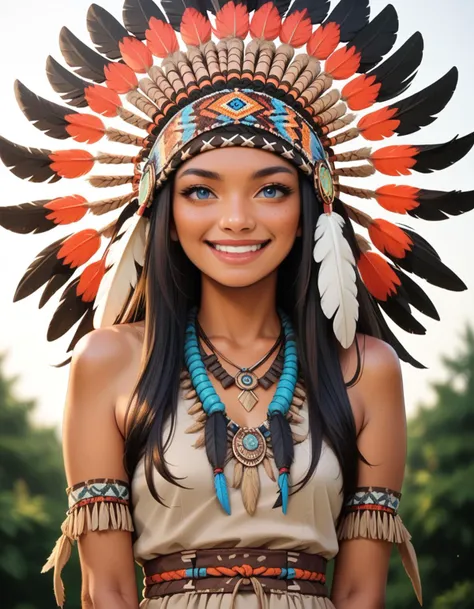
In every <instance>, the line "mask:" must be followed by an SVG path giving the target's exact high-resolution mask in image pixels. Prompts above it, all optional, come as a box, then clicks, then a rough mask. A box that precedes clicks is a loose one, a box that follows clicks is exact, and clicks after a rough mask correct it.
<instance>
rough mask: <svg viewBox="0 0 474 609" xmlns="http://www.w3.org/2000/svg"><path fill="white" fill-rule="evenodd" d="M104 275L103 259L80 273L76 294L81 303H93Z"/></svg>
mask: <svg viewBox="0 0 474 609" xmlns="http://www.w3.org/2000/svg"><path fill="white" fill-rule="evenodd" d="M104 275H105V257H104V258H102V259H101V260H98V261H97V262H92V263H91V264H89V265H88V266H86V268H85V269H84V270H83V271H82V273H81V276H80V278H79V283H78V284H77V288H76V293H77V295H78V296H79V297H80V298H81V299H82V301H83V302H93V301H94V300H95V297H96V296H97V292H98V291H99V286H100V282H101V281H102V279H103V277H104Z"/></svg>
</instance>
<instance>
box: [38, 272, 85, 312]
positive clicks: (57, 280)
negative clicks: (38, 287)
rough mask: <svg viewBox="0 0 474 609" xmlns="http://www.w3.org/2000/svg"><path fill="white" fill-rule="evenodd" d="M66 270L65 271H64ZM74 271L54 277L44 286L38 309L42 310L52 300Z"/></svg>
mask: <svg viewBox="0 0 474 609" xmlns="http://www.w3.org/2000/svg"><path fill="white" fill-rule="evenodd" d="M65 270H66V269H65ZM75 270H76V269H69V273H66V272H64V273H61V274H60V275H54V276H53V277H51V279H50V280H49V281H48V283H47V284H46V286H45V288H44V290H43V293H42V294H41V298H40V301H39V305H38V308H40V309H42V308H43V307H44V305H45V304H46V303H47V302H48V301H49V300H50V298H52V297H53V296H54V295H55V294H56V292H57V291H58V290H60V289H61V288H62V287H63V285H65V284H66V283H67V282H68V281H69V279H70V278H71V277H72V276H73V275H74V271H75Z"/></svg>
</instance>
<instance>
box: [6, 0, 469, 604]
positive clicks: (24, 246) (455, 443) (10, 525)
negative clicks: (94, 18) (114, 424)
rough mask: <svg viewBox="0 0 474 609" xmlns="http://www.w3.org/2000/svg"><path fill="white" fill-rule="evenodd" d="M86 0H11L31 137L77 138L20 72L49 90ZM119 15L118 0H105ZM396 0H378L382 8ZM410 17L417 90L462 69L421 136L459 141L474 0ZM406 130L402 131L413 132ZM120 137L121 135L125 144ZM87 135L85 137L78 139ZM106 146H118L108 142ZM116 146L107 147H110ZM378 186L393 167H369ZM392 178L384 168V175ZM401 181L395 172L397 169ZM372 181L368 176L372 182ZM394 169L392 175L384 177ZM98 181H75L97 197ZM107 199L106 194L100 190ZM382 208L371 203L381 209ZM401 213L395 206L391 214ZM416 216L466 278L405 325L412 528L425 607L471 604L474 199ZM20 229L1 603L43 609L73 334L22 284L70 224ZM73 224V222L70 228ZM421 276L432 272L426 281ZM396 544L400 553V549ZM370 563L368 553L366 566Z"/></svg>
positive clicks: (440, 183) (21, 139) (22, 195)
mask: <svg viewBox="0 0 474 609" xmlns="http://www.w3.org/2000/svg"><path fill="white" fill-rule="evenodd" d="M89 4H90V3H89V1H88V0H42V1H41V2H38V1H37V0H15V2H1V3H0V28H1V32H2V34H1V36H0V58H1V79H0V99H1V101H0V133H1V134H2V135H3V136H4V137H6V138H8V139H10V140H12V141H14V142H16V143H18V144H22V145H28V146H37V147H46V148H47V147H48V146H49V147H50V148H51V149H53V150H54V149H55V148H67V147H74V144H72V145H65V144H61V142H59V143H58V141H56V140H48V138H47V137H46V136H43V134H42V133H41V132H39V131H37V130H36V129H35V128H34V127H33V126H31V125H30V124H29V123H28V121H27V120H26V119H25V117H24V116H23V114H22V113H21V111H20V110H19V109H18V107H17V105H16V102H15V99H14V95H13V83H14V80H15V79H16V78H18V79H20V80H21V81H22V82H23V83H24V84H25V85H26V86H27V87H28V88H31V89H32V90H33V91H34V92H35V93H37V94H39V95H41V96H43V97H45V98H47V99H51V100H52V101H56V102H59V101H60V100H59V98H58V97H57V96H56V95H55V94H54V93H53V92H52V91H51V89H50V86H49V83H48V81H47V78H46V76H45V70H44V66H45V60H46V57H47V56H48V55H50V54H51V55H53V56H54V57H55V58H56V59H58V60H61V56H60V52H59V45H58V35H59V30H60V28H61V27H62V26H63V25H67V26H68V27H69V28H70V29H71V30H72V31H73V32H74V33H75V34H76V35H77V36H78V37H79V38H80V39H82V40H83V41H84V42H87V41H88V40H89V38H88V34H87V29H86V12H87V8H88V6H89ZM100 4H101V6H103V7H104V8H106V9H107V10H109V11H110V12H112V13H113V14H114V15H116V16H117V17H120V11H121V5H122V2H121V0H100ZM386 4H387V1H386V0H372V1H371V6H372V14H373V15H375V14H377V13H378V12H379V11H380V10H381V9H382V8H383V7H384V6H385V5H386ZM392 4H393V5H394V6H395V8H396V9H397V11H398V13H399V17H400V34H399V38H398V42H397V45H396V47H395V49H396V48H398V47H399V46H400V45H401V44H402V43H403V42H404V41H405V40H406V39H407V38H408V37H409V36H410V35H411V34H412V33H413V32H414V31H416V30H421V31H422V33H423V36H424V39H425V58H424V61H423V63H422V66H421V68H420V70H419V73H418V76H417V78H416V80H415V82H414V84H413V85H412V87H411V89H410V93H414V92H415V91H418V90H420V89H422V88H423V87H425V86H427V85H429V84H431V83H432V82H434V81H435V80H437V79H438V78H439V77H440V76H442V75H443V74H445V73H446V72H447V71H448V70H449V69H450V68H451V67H452V65H457V66H458V68H459V70H460V82H459V85H458V88H457V91H456V93H455V95H454V97H453V100H452V101H451V102H450V104H449V106H448V108H447V110H445V111H444V112H443V113H442V114H441V116H440V118H439V119H438V120H437V121H436V122H435V123H433V124H432V125H431V126H430V127H428V128H426V129H424V130H423V132H422V133H421V134H415V135H412V136H409V138H407V139H408V140H409V141H410V142H412V143H415V144H416V143H418V144H429V143H441V142H444V141H448V140H449V139H451V138H452V137H453V136H455V135H457V134H460V135H464V134H466V133H468V132H470V131H474V114H473V113H472V109H471V108H472V101H473V99H474V84H473V74H474V55H473V53H472V50H471V49H472V30H473V26H474V3H472V2H471V1H470V0H450V1H449V2H447V0H415V1H413V0H392ZM404 139H405V138H399V141H398V142H397V143H404V141H403V140H404ZM118 146H120V145H118ZM77 147H80V146H77ZM104 148H106V149H107V148H108V147H107V145H105V146H104ZM109 149H110V148H109ZM473 165H474V153H471V155H470V156H468V157H467V158H465V159H463V160H462V161H460V162H459V163H457V164H456V165H455V166H453V167H451V168H449V169H447V170H444V171H442V172H438V173H437V174H434V175H433V176H429V179H426V177H424V176H421V175H415V176H414V177H413V176H411V177H409V178H404V179H403V180H399V181H398V183H405V184H412V185H415V186H420V187H422V186H426V187H428V188H431V189H440V190H473V189H474V178H473V175H474V172H473V171H472V169H473ZM371 180H372V184H371V185H369V186H368V187H374V188H377V186H380V185H381V184H382V183H383V182H384V180H383V178H380V177H378V178H377V177H374V178H372V179H371ZM381 180H382V181H381ZM0 181H1V195H2V199H1V201H0V205H11V204H17V203H24V202H27V201H31V200H39V199H42V198H53V197H55V196H62V195H66V194H72V193H74V192H76V188H77V186H76V184H74V186H71V183H69V184H68V183H63V182H65V181H60V182H59V183H57V184H55V185H53V186H49V185H44V184H31V183H28V182H23V181H21V180H19V179H18V178H16V177H15V176H13V175H12V174H10V173H9V172H8V171H7V170H6V169H5V168H4V167H3V165H2V166H0ZM394 181H395V180H394ZM367 182H368V180H366V181H365V183H364V186H365V184H367ZM385 182H386V180H385ZM88 191H89V188H88V187H84V186H83V185H81V186H80V187H79V188H78V189H77V192H78V193H81V194H84V196H86V197H87V196H88ZM96 198H97V196H96ZM364 205H367V207H365V208H364V209H366V210H367V211H368V212H369V213H370V214H371V215H375V216H378V217H384V216H385V215H386V214H385V213H384V212H383V210H380V209H378V208H377V206H376V204H373V205H371V204H365V203H364ZM370 207H372V209H370ZM390 219H391V220H393V218H390ZM402 220H403V223H405V224H407V225H414V226H416V230H418V231H419V232H420V233H421V234H422V235H423V236H424V237H425V238H426V239H427V240H428V241H429V242H430V243H431V244H432V245H434V247H435V249H436V250H437V251H438V253H439V254H440V256H441V258H442V260H443V261H444V262H445V263H446V264H447V265H448V266H449V267H451V268H452V269H453V270H455V271H456V272H457V273H458V274H459V275H460V276H461V277H462V278H463V280H464V281H465V283H466V284H467V286H468V288H470V289H469V290H468V291H466V292H462V293H457V294H454V293H448V292H443V291H441V290H438V289H437V288H433V287H431V286H429V285H423V288H424V289H426V291H427V293H428V294H429V296H430V297H431V298H432V299H433V301H434V302H435V304H436V306H437V308H438V311H439V313H440V316H441V322H440V323H439V322H433V321H432V320H423V323H424V325H425V326H426V329H427V334H426V336H423V337H415V336H410V335H406V334H404V333H403V332H401V331H397V335H398V336H399V337H400V338H401V340H402V342H403V344H404V345H405V346H406V347H407V348H408V350H409V351H410V353H411V354H412V355H414V356H415V357H416V358H417V359H418V360H419V361H421V362H422V363H423V364H424V365H425V366H426V367H427V369H426V370H415V369H413V368H410V367H409V366H405V365H404V366H403V372H404V383H405V392H406V403H407V413H408V416H409V455H408V467H407V476H406V482H405V486H404V499H403V501H402V508H401V513H402V517H403V518H404V521H405V523H406V525H407V527H408V529H409V530H410V531H411V533H412V535H413V537H414V543H415V547H416V549H417V552H418V558H419V562H420V570H421V575H422V580H423V586H424V596H425V603H424V606H425V607H427V609H472V608H473V607H474V576H473V571H472V558H473V556H474V527H473V525H472V514H473V513H474V330H473V327H474V325H473V322H474V316H473V311H474V306H473V305H474V268H473V266H474V265H473V255H472V251H473V250H472V247H473V235H474V212H472V213H471V214H468V215H466V216H465V217H455V218H451V219H450V220H449V221H447V222H439V223H428V222H423V221H415V222H413V220H412V219H411V218H410V219H409V220H406V219H405V218H402ZM54 232H55V233H58V234H55V235H54V236H53V237H52V236H51V234H48V233H46V234H43V235H32V236H28V237H22V236H18V235H15V234H13V233H8V232H7V231H5V230H3V229H2V228H0V260H1V266H0V269H1V271H0V273H1V275H0V277H1V290H0V353H1V354H2V355H1V357H0V514H1V517H0V548H1V550H0V605H1V607H2V609H46V608H49V607H53V606H54V601H53V597H52V578H51V576H50V575H40V574H39V571H40V569H41V566H42V564H43V563H44V561H45V559H46V557H47V555H48V554H49V552H50V550H51V549H52V546H53V545H54V541H55V539H56V537H57V536H58V532H59V525H60V523H61V521H62V519H63V517H64V511H65V506H66V497H65V494H64V488H65V485H66V483H65V479H64V474H63V466H62V456H61V444H60V438H61V418H62V408H63V401H64V395H65V391H66V385H67V374H68V369H67V368H61V369H58V368H55V367H54V364H57V363H59V362H61V361H63V360H64V359H65V351H66V348H67V345H68V344H69V342H70V339H71V333H69V334H68V335H66V336H65V337H64V338H63V339H61V340H60V341H57V343H54V344H48V343H47V342H46V339H45V335H46V329H47V324H48V322H49V319H50V317H51V315H52V313H53V311H54V309H55V305H56V306H57V304H58V300H57V299H56V300H54V299H53V300H52V301H51V302H50V303H48V305H47V306H46V307H45V308H44V309H42V310H38V309H37V304H38V300H39V296H38V295H33V296H32V297H30V298H28V299H27V300H26V301H21V302H19V303H17V304H15V305H13V303H12V297H13V294H14V292H15V288H16V286H17V284H18V282H19V280H20V279H21V277H22V275H23V273H24V271H25V270H26V268H27V266H28V265H29V264H30V263H31V262H32V261H33V259H34V258H35V256H36V255H37V254H38V252H39V251H41V250H42V249H43V248H44V247H46V245H48V244H49V243H50V242H51V241H53V240H55V239H57V238H59V237H60V236H61V235H60V234H59V233H60V232H61V229H59V228H58V229H56V230H55V231H54ZM68 233H69V231H67V230H64V229H63V232H62V235H66V234H68ZM420 282H421V280H420ZM394 554H395V552H394ZM74 562H75V564H71V565H70V566H69V567H68V569H67V570H66V575H65V580H66V586H67V592H68V601H67V607H70V608H71V609H73V608H79V607H80V600H79V598H80V597H79V589H80V581H79V570H78V565H77V561H74ZM368 568H370V565H368ZM415 607H416V601H415V598H414V595H413V593H412V591H411V589H410V583H409V581H408V579H407V578H406V576H405V575H404V573H403V568H402V567H401V565H400V561H399V559H398V557H395V556H394V559H393V567H392V569H391V574H390V581H389V587H388V600H387V609H401V608H403V609H412V608H413V609H414V608H415Z"/></svg>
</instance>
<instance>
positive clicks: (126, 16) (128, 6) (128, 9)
mask: <svg viewBox="0 0 474 609" xmlns="http://www.w3.org/2000/svg"><path fill="white" fill-rule="evenodd" d="M152 17H155V18H156V19H160V20H161V21H166V17H165V16H164V14H163V11H162V10H161V9H160V8H159V7H158V6H157V5H156V4H155V3H154V2H153V0H125V4H124V5H123V22H124V24H125V27H126V28H127V30H128V31H129V32H131V33H132V34H133V35H134V36H136V37H137V38H139V39H140V40H145V37H146V36H145V32H146V31H147V30H148V29H149V23H150V19H151V18H152Z"/></svg>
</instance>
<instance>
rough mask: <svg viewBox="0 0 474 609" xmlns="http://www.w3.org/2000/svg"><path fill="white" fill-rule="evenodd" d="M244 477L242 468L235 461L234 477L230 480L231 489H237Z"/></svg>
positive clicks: (238, 462)
mask: <svg viewBox="0 0 474 609" xmlns="http://www.w3.org/2000/svg"><path fill="white" fill-rule="evenodd" d="M243 475H244V466H243V465H242V463H241V462H240V461H237V460H236V461H235V464H234V477H233V479H232V488H239V487H240V485H241V484H242V477H243Z"/></svg>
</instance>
